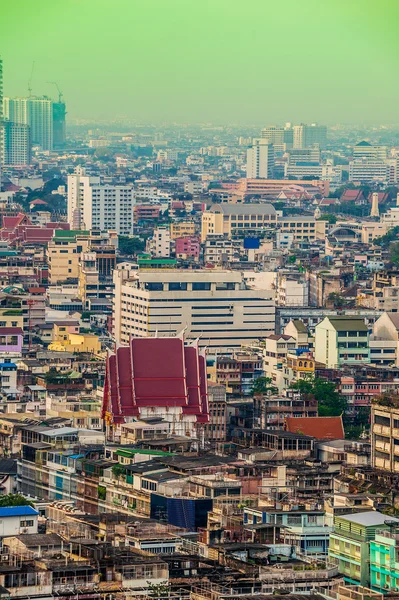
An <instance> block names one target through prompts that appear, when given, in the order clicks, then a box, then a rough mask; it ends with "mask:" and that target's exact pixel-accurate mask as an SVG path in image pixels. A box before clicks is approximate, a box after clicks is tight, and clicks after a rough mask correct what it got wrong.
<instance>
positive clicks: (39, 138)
mask: <svg viewBox="0 0 399 600" xmlns="http://www.w3.org/2000/svg"><path fill="white" fill-rule="evenodd" d="M3 112H4V118H5V119H7V120H8V121H11V122H12V123H18V124H20V125H29V126H30V128H31V140H32V144H37V145H38V146H40V147H41V149H42V150H52V149H53V102H52V100H50V99H49V98H47V97H45V96H43V97H42V98H38V97H36V96H31V97H29V98H4V100H3Z"/></svg>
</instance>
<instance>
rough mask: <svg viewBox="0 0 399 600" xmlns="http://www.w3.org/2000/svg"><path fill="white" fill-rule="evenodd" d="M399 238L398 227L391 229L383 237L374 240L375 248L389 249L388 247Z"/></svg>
mask: <svg viewBox="0 0 399 600" xmlns="http://www.w3.org/2000/svg"><path fill="white" fill-rule="evenodd" d="M398 237H399V226H397V227H392V229H390V230H389V231H387V233H386V234H385V235H382V236H380V237H378V238H376V239H375V240H374V242H373V243H374V245H375V246H381V248H385V249H387V248H389V246H390V245H391V244H392V242H394V241H395V240H397V239H398Z"/></svg>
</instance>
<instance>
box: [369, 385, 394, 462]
mask: <svg viewBox="0 0 399 600" xmlns="http://www.w3.org/2000/svg"><path fill="white" fill-rule="evenodd" d="M398 448H399V397H397V396H387V397H385V398H384V399H383V400H381V401H380V402H378V401H376V402H375V403H374V404H372V406H371V466H372V467H375V468H376V469H383V470H384V471H390V472H392V473H399V450H398Z"/></svg>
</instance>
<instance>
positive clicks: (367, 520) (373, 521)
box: [339, 510, 399, 527]
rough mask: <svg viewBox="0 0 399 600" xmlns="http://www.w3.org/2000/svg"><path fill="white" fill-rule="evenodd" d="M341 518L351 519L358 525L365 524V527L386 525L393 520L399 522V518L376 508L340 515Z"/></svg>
mask: <svg viewBox="0 0 399 600" xmlns="http://www.w3.org/2000/svg"><path fill="white" fill-rule="evenodd" d="M339 518H340V519H345V520H346V521H351V522H352V523H357V524H358V525H363V526H364V527H373V526H375V525H384V524H385V523H386V522H392V521H394V522H396V523H399V519H396V518H395V517H390V516H388V515H383V514H382V513H380V512H378V511H376V510H369V511H367V512H361V513H355V514H348V515H340V516H339Z"/></svg>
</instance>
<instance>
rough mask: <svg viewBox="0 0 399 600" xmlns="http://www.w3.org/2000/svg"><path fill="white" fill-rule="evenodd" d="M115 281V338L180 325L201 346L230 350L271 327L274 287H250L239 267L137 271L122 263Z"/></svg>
mask: <svg viewBox="0 0 399 600" xmlns="http://www.w3.org/2000/svg"><path fill="white" fill-rule="evenodd" d="M114 284H115V289H114V306H113V325H114V335H115V338H116V341H117V342H118V343H122V344H127V343H129V339H130V336H131V335H134V336H139V337H147V336H155V335H159V336H170V335H172V336H173V335H178V334H179V333H180V332H181V331H182V330H185V337H186V338H187V339H193V340H195V339H199V344H200V345H201V346H204V347H205V346H206V347H208V348H209V349H213V350H218V351H219V350H220V351H223V352H227V353H233V352H234V350H237V349H238V348H240V347H241V346H242V345H250V344H251V343H252V342H254V341H256V340H258V339H259V338H262V337H265V336H266V335H268V334H270V333H272V332H273V331H274V327H275V308H274V299H273V296H274V293H273V291H271V290H253V289H250V288H249V287H248V286H247V285H245V283H244V280H243V276H242V274H241V273H239V272H235V271H234V272H233V271H217V270H206V269H204V270H200V271H189V270H187V271H185V270H174V269H173V270H162V269H161V270H155V269H151V270H148V271H137V270H135V269H134V268H132V267H131V266H130V265H129V264H128V263H125V264H122V265H120V267H119V268H118V269H116V270H115V271H114Z"/></svg>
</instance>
